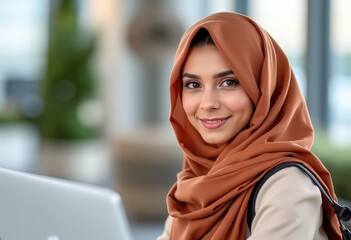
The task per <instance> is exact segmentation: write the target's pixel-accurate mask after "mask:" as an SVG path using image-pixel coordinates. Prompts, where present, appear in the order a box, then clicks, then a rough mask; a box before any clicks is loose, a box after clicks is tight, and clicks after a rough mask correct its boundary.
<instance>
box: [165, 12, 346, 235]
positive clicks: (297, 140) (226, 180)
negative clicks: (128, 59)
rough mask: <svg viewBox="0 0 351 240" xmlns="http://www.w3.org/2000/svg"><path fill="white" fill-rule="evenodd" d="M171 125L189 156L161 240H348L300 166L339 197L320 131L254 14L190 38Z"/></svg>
mask: <svg viewBox="0 0 351 240" xmlns="http://www.w3.org/2000/svg"><path fill="white" fill-rule="evenodd" d="M170 84H171V86H170V88H171V113H170V121H171V124H172V126H173V129H174V131H175V134H176V137H177V139H178V142H179V144H180V146H181V148H182V150H183V152H184V163H183V169H182V171H181V172H180V173H179V174H178V179H177V182H176V183H175V185H174V186H173V187H172V188H171V190H170V192H169V194H168V197H167V205H168V212H169V215H170V217H169V218H168V219H167V221H166V228H165V232H164V233H163V235H162V236H160V237H159V239H177V240H179V239H191V240H194V239H220V240H223V239H238V240H242V239H250V240H254V239H255V240H256V239H270V240H275V239H277V240H278V239H279V240H280V239H284V240H287V239H288V240H289V239H293V240H296V239H333V240H334V239H341V234H340V230H339V226H338V220H337V217H336V215H335V214H334V211H333V209H332V208H331V207H330V205H329V204H328V203H326V202H324V199H322V197H321V194H320V191H319V189H318V188H317V187H316V186H315V185H314V184H313V183H312V182H311V180H310V179H309V178H308V177H307V176H306V175H305V174H304V173H303V172H302V171H301V170H299V169H298V168H295V167H290V168H285V169H282V170H281V171H279V172H277V173H276V174H274V175H273V176H271V177H270V178H269V179H268V180H267V181H266V182H265V183H264V185H263V187H262V188H261V190H260V191H259V193H258V196H257V200H256V205H255V206H256V216H255V218H254V220H253V222H252V227H251V233H247V208H248V201H249V198H250V196H251V193H252V190H253V188H254V186H255V184H256V183H257V182H258V181H259V180H260V179H261V178H262V176H263V175H264V174H265V173H266V172H267V171H268V170H270V169H272V168H273V167H274V166H276V165H278V164H281V163H283V162H298V163H302V164H303V165H304V166H305V167H307V168H308V169H309V170H310V171H312V172H313V173H314V174H315V175H316V176H317V177H318V179H319V180H320V181H321V182H322V184H323V185H324V187H325V188H327V191H328V192H329V194H331V196H332V197H333V198H335V194H334V190H333V185H332V180H331V178H330V175H329V173H328V171H327V170H326V168H325V167H324V166H323V164H322V163H321V161H320V160H319V159H318V158H317V157H316V156H315V155H313V153H311V151H310V148H311V146H312V143H313V128H312V124H311V121H310V117H309V114H308V110H307V107H306V104H305V101H304V98H303V96H302V94H301V92H300V90H299V87H298V85H297V82H296V79H295V76H294V74H293V72H292V70H291V67H290V65H289V63H288V60H287V58H286V56H285V54H284V53H283V51H282V50H281V49H280V47H279V46H278V45H277V43H276V42H275V41H274V40H273V39H272V37H270V35H269V34H268V33H267V32H266V31H265V30H264V29H262V28H261V27H260V26H259V25H258V24H257V23H255V22H254V21H253V20H251V19H249V18H248V17H246V16H243V15H240V14H235V13H216V14H213V15H210V16H208V17H206V18H204V19H202V20H201V21H199V22H198V23H196V24H195V25H193V26H192V27H190V29H188V31H187V32H186V33H185V34H184V35H183V37H182V39H181V42H180V45H179V48H178V51H177V54H176V57H175V63H174V67H173V69H172V73H171V82H170Z"/></svg>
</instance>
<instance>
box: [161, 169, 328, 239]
mask: <svg viewBox="0 0 351 240" xmlns="http://www.w3.org/2000/svg"><path fill="white" fill-rule="evenodd" d="M255 204H256V205H255V211H256V215H255V218H254V219H253V222H252V227H251V228H252V235H251V236H249V237H248V238H247V240H265V239H270V240H281V239H284V240H296V239H304V240H327V239H328V237H327V235H326V233H325V231H324V229H323V226H322V221H323V210H322V197H321V193H320V190H319V189H318V187H317V186H315V185H314V184H313V182H312V181H311V179H310V178H309V177H308V176H306V175H305V173H304V172H302V171H301V170H300V169H298V168H296V167H288V168H284V169H282V170H280V171H279V172H277V173H275V174H274V175H273V176H271V177H270V178H269V179H268V180H267V181H266V182H265V183H264V184H263V186H262V188H261V189H260V191H259V193H258V195H257V200H256V203H255ZM171 227H172V217H170V216H169V217H168V218H167V220H166V222H165V230H164V232H163V233H162V235H161V236H159V237H158V238H157V240H168V239H169V233H170V230H171Z"/></svg>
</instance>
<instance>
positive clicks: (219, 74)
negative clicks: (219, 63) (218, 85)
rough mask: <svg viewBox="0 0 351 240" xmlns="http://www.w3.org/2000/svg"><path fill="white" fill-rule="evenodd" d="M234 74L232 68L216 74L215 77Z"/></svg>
mask: <svg viewBox="0 0 351 240" xmlns="http://www.w3.org/2000/svg"><path fill="white" fill-rule="evenodd" d="M232 74H234V72H233V71H232V70H226V71H223V72H220V73H216V74H214V75H213V78H221V77H225V76H228V75H232Z"/></svg>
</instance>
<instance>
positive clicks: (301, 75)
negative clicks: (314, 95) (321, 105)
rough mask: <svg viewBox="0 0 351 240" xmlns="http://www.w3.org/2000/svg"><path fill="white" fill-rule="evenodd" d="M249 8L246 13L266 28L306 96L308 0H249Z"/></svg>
mask: <svg viewBox="0 0 351 240" xmlns="http://www.w3.org/2000/svg"><path fill="white" fill-rule="evenodd" d="M248 11H249V12H248V15H249V16H250V17H252V18H253V19H254V20H255V21H257V22H258V23H259V24H260V25H261V26H262V27H263V28H264V29H266V30H267V31H268V32H269V33H270V35H271V36H272V37H273V38H274V39H275V40H276V41H277V42H278V44H279V45H280V47H281V48H282V49H283V50H284V52H285V53H286V54H287V57H288V59H289V62H290V64H291V66H292V68H293V71H294V73H295V75H296V78H297V80H298V82H299V85H300V87H301V90H302V92H303V94H304V95H305V96H306V74H305V66H304V62H305V61H304V57H305V52H306V48H307V39H306V36H307V34H306V33H307V2H306V1H304V0H285V1H281V0H250V1H249V5H248ZM279 19H281V21H279Z"/></svg>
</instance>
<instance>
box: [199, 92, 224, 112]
mask: <svg viewBox="0 0 351 240" xmlns="http://www.w3.org/2000/svg"><path fill="white" fill-rule="evenodd" d="M219 107H220V101H219V98H218V96H217V94H216V93H215V91H213V90H207V91H206V90H205V91H204V92H203V96H202V101H201V109H202V110H204V111H213V110H216V109H218V108H219Z"/></svg>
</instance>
